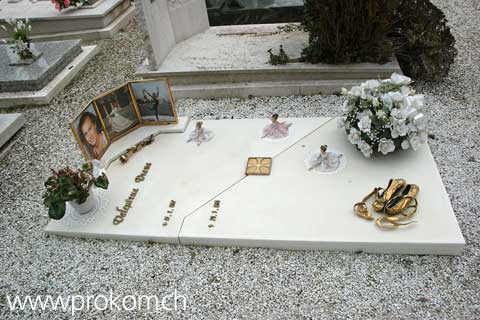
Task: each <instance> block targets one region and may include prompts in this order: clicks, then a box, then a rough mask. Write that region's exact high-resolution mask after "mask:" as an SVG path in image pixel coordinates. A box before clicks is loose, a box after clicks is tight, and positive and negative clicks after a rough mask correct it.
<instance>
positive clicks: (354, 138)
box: [348, 128, 362, 144]
mask: <svg viewBox="0 0 480 320" xmlns="http://www.w3.org/2000/svg"><path fill="white" fill-rule="evenodd" d="M361 140H362V137H361V134H360V131H358V130H357V129H355V128H351V129H350V133H349V134H348V141H350V143H351V144H358V143H359V142H360V141H361Z"/></svg>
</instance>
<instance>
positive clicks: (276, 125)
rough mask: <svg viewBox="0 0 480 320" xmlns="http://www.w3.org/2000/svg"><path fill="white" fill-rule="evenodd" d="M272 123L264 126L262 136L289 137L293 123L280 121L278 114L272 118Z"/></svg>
mask: <svg viewBox="0 0 480 320" xmlns="http://www.w3.org/2000/svg"><path fill="white" fill-rule="evenodd" d="M271 121H272V123H270V124H269V125H267V126H266V127H265V128H263V133H262V138H269V139H282V138H286V137H288V134H289V128H290V126H291V125H292V124H291V123H286V122H280V121H278V114H274V115H273V116H272V118H271Z"/></svg>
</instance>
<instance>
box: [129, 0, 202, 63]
mask: <svg viewBox="0 0 480 320" xmlns="http://www.w3.org/2000/svg"><path fill="white" fill-rule="evenodd" d="M136 7H137V16H138V20H139V25H140V28H141V30H142V31H143V32H144V34H145V36H144V44H145V51H146V52H147V57H148V61H149V64H150V67H151V68H152V69H157V68H158V67H159V66H160V65H161V64H162V62H163V60H165V58H166V57H167V56H168V54H169V53H170V51H171V50H172V49H173V47H174V46H175V44H177V43H179V42H180V41H183V40H185V39H188V38H189V37H191V36H193V35H195V34H197V33H200V32H203V31H205V30H207V29H208V28H209V23H208V15H207V8H206V6H205V0H140V1H139V2H137V3H136Z"/></svg>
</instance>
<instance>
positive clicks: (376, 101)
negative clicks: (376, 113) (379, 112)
mask: <svg viewBox="0 0 480 320" xmlns="http://www.w3.org/2000/svg"><path fill="white" fill-rule="evenodd" d="M379 105H380V101H378V99H377V98H375V97H373V98H372V106H374V107H375V108H376V107H378V106H379Z"/></svg>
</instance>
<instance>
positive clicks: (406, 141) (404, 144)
mask: <svg viewBox="0 0 480 320" xmlns="http://www.w3.org/2000/svg"><path fill="white" fill-rule="evenodd" d="M408 148H410V143H409V142H408V140H407V139H405V140H403V141H402V149H403V150H407V149H408Z"/></svg>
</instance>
